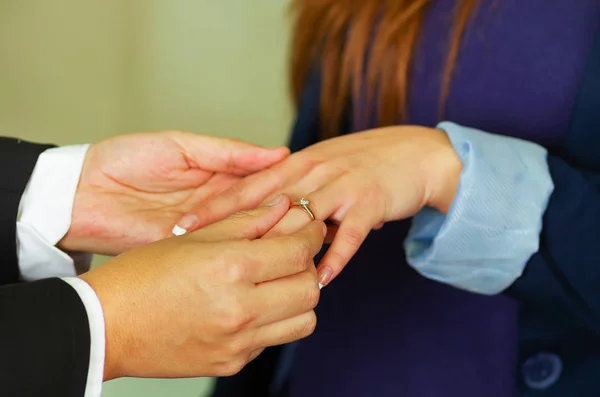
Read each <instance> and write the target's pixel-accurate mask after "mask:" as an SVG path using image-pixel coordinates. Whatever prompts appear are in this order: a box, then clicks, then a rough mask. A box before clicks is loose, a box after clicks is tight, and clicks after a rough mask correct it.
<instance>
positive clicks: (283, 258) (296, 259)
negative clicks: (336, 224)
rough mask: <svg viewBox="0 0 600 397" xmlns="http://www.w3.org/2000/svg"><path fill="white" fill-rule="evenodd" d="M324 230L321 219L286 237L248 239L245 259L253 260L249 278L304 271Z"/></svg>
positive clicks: (271, 277)
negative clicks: (247, 250)
mask: <svg viewBox="0 0 600 397" xmlns="http://www.w3.org/2000/svg"><path fill="white" fill-rule="evenodd" d="M326 231H327V230H326V227H325V224H324V223H323V222H319V221H313V222H311V223H309V224H308V225H307V226H305V227H304V228H302V230H300V231H298V232H296V233H294V234H292V235H290V236H281V237H273V238H267V239H260V240H255V241H252V242H251V243H252V244H253V249H251V250H249V252H248V254H249V255H251V257H250V258H248V260H249V261H254V266H252V268H251V270H250V275H251V278H252V281H254V282H255V283H262V282H265V281H270V280H275V279H278V278H282V277H286V276H291V275H293V274H298V273H301V272H303V271H305V270H307V269H308V268H309V266H312V264H313V258H314V257H315V255H317V253H318V252H319V251H320V250H321V247H322V246H323V239H324V238H325V234H326ZM251 247H252V246H251ZM257 259H258V260H257Z"/></svg>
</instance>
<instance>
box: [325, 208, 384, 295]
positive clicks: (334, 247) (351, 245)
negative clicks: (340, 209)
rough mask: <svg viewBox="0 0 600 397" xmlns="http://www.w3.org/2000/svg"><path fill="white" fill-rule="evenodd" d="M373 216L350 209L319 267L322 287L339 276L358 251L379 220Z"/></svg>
mask: <svg viewBox="0 0 600 397" xmlns="http://www.w3.org/2000/svg"><path fill="white" fill-rule="evenodd" d="M372 218H373V217H371V216H369V214H368V213H367V212H361V211H358V210H356V209H352V210H350V212H349V213H348V215H347V216H346V217H345V218H344V220H343V221H342V223H341V224H340V226H339V228H338V231H337V233H336V234H335V238H334V240H333V242H332V244H331V246H330V247H329V249H328V250H327V252H326V253H325V256H324V257H323V259H322V260H321V263H320V264H319V267H318V269H317V271H318V272H319V284H320V285H321V286H322V287H325V286H327V284H329V283H330V282H331V280H333V279H334V278H335V277H337V275H338V274H340V272H341V271H342V269H343V268H344V267H345V266H346V265H347V264H348V262H350V259H352V257H353V256H354V254H355V253H356V251H358V249H359V248H360V246H361V244H362V243H363V242H364V241H365V239H366V238H367V235H368V234H369V232H370V231H371V229H372V228H373V225H374V224H376V222H377V221H376V220H373V219H372Z"/></svg>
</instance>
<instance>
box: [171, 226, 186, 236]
mask: <svg viewBox="0 0 600 397" xmlns="http://www.w3.org/2000/svg"><path fill="white" fill-rule="evenodd" d="M171 233H172V234H173V235H175V236H183V235H184V234H186V233H187V230H185V229H184V228H182V227H181V226H179V225H175V226H174V227H173V230H171Z"/></svg>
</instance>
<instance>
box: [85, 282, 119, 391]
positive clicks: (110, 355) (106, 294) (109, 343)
mask: <svg viewBox="0 0 600 397" xmlns="http://www.w3.org/2000/svg"><path fill="white" fill-rule="evenodd" d="M96 273H97V272H95V271H92V272H88V273H85V274H82V275H81V276H79V277H78V278H79V279H81V280H83V281H85V282H86V283H87V284H88V285H89V286H90V287H91V288H92V289H93V290H94V292H95V294H96V296H97V297H98V301H99V302H100V306H101V307H102V312H103V316H104V373H103V382H106V381H109V380H112V379H116V378H120V377H121V376H122V370H121V366H120V365H121V358H120V354H119V351H120V343H119V341H120V340H121V337H120V336H119V332H120V329H119V327H118V326H116V325H115V324H114V321H115V317H116V316H114V310H115V304H113V303H112V302H111V299H112V296H114V295H115V294H114V292H113V293H111V292H110V291H106V288H105V286H106V283H103V282H102V275H100V277H96ZM109 285H110V284H109Z"/></svg>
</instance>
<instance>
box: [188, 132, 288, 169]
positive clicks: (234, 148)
mask: <svg viewBox="0 0 600 397" xmlns="http://www.w3.org/2000/svg"><path fill="white" fill-rule="evenodd" d="M289 154H290V151H289V149H288V148H286V147H275V148H267V147H261V146H257V145H254V144H251V143H247V142H243V141H240V140H237V139H231V138H217V137H212V136H206V135H204V136H197V135H196V136H194V135H193V134H192V136H191V137H189V139H188V141H187V142H186V156H187V157H189V158H190V160H192V162H194V163H196V164H198V165H199V166H200V168H201V169H203V170H206V171H211V172H215V173H226V174H234V175H238V176H245V175H249V174H252V173H254V172H257V171H261V170H263V169H265V168H268V167H270V166H272V165H274V164H276V163H278V162H280V161H282V160H283V159H285V158H286V157H287V156H289Z"/></svg>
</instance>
